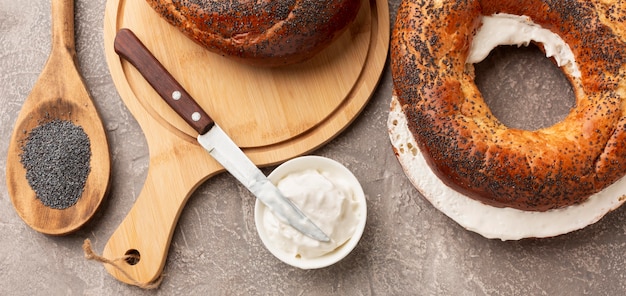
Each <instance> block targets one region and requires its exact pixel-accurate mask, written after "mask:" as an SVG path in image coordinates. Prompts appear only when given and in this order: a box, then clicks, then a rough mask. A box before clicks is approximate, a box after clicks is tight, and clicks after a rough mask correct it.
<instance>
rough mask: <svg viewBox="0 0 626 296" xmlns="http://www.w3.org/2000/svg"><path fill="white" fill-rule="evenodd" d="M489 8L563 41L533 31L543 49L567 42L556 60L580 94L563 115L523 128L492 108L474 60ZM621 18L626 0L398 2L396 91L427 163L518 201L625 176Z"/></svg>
mask: <svg viewBox="0 0 626 296" xmlns="http://www.w3.org/2000/svg"><path fill="white" fill-rule="evenodd" d="M493 15H500V17H502V18H504V19H513V20H514V22H518V23H528V26H529V29H528V30H527V31H535V30H536V31H537V32H541V33H542V34H543V32H544V31H540V29H541V30H547V31H548V32H552V33H553V34H554V35H556V38H557V39H561V40H562V41H563V42H564V45H558V46H555V47H554V48H551V47H549V46H547V45H546V44H544V43H543V41H541V40H539V41H538V40H531V41H532V42H536V43H538V45H539V46H540V47H541V48H542V49H544V50H545V52H546V53H547V54H548V55H550V54H551V52H552V51H557V52H559V53H560V52H561V51H564V52H568V53H570V55H571V57H572V59H573V60H571V61H570V60H568V58H564V61H562V60H561V59H555V61H556V62H557V63H559V64H561V63H563V64H561V66H562V68H563V70H564V73H565V74H566V76H567V77H568V78H569V80H570V82H571V84H572V87H573V90H574V94H575V100H576V105H575V107H574V108H572V110H571V112H570V113H569V114H568V116H567V117H566V118H565V119H564V120H563V121H561V122H558V123H556V124H554V125H553V126H550V127H547V128H542V129H539V130H534V131H528V130H521V129H515V128H509V127H507V126H505V125H504V124H502V123H501V122H500V121H499V120H498V119H497V118H495V117H494V116H493V114H492V113H491V111H490V109H489V107H488V106H487V105H486V103H485V101H484V99H483V97H482V95H481V93H480V91H479V90H478V88H477V86H476V84H475V83H474V70H473V66H472V61H469V60H470V50H471V49H472V48H473V47H474V46H476V45H477V44H475V43H477V42H478V41H477V40H476V39H475V36H476V35H477V32H479V30H480V29H481V28H482V26H484V25H485V23H486V19H485V16H493ZM625 19H626V1H622V0H591V1H588V0H565V1H547V0H528V1H524V2H523V4H520V1H510V0H470V1H437V0H425V1H422V0H420V1H416V0H405V1H403V2H402V5H401V7H400V9H399V11H398V17H397V21H396V24H395V29H394V32H393V34H392V49H391V61H392V75H393V83H394V90H395V94H396V95H397V100H398V104H399V106H400V108H401V110H402V112H403V113H404V115H405V116H406V121H407V126H408V129H409V130H410V132H411V134H412V135H413V136H414V138H415V140H416V144H417V146H418V148H419V150H420V154H421V155H423V157H424V158H425V160H426V162H427V163H428V165H429V167H430V169H432V171H433V172H434V174H436V176H437V177H438V178H440V179H441V180H442V181H443V183H445V184H446V185H447V186H449V187H451V188H453V189H455V190H456V191H458V192H460V193H462V194H463V195H465V196H468V197H471V198H473V199H475V200H477V201H480V202H481V203H484V204H486V205H489V206H493V207H499V208H513V209H518V210H522V211H549V210H554V209H560V208H564V207H568V206H573V205H578V204H581V203H583V202H585V201H586V200H587V198H588V197H589V196H590V195H592V194H594V193H597V192H599V191H601V190H603V189H604V188H606V187H607V186H609V185H611V184H613V183H614V182H616V181H617V180H619V179H620V178H622V177H623V176H624V175H625V174H626V42H625V34H626V32H625V31H624V23H625V21H624V20H625ZM507 21H508V20H507ZM498 26H499V25H498ZM498 26H496V27H498ZM499 27H503V26H499ZM520 32H522V31H520ZM486 35H487V37H489V38H491V37H494V36H495V37H497V36H499V35H501V34H493V33H486ZM510 35H511V38H513V39H514V38H515V37H516V36H515V34H510ZM489 38H487V39H481V41H480V42H487V41H485V40H489ZM480 42H479V43H480ZM478 45H480V44H478Z"/></svg>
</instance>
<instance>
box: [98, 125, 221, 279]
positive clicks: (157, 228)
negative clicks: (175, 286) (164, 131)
mask: <svg viewBox="0 0 626 296" xmlns="http://www.w3.org/2000/svg"><path fill="white" fill-rule="evenodd" d="M162 140H163V141H164V142H165V144H164V145H166V146H168V147H169V148H168V149H163V150H159V149H157V150H151V151H150V153H151V157H150V163H149V166H148V175H147V177H146V180H145V183H144V186H143V188H142V190H141V192H140V194H139V196H138V197H137V200H136V201H135V204H134V205H133V207H132V208H131V210H130V212H129V213H128V215H127V216H126V218H124V220H123V221H122V222H121V223H120V225H119V226H118V228H117V229H116V230H115V232H114V233H113V234H112V235H111V237H110V238H109V241H108V242H107V244H106V245H105V247H104V250H103V253H102V256H103V257H104V258H108V259H109V260H112V261H115V262H116V264H115V265H105V267H106V269H107V271H108V272H109V273H110V274H111V275H113V276H114V277H115V278H117V279H118V280H120V281H122V282H125V283H128V284H133V285H138V283H139V284H141V285H147V284H150V283H154V282H155V281H158V280H159V278H160V276H161V273H162V271H163V268H164V267H165V262H166V260H167V254H168V251H169V247H170V243H171V240H172V236H173V233H174V230H175V228H176V224H177V223H178V218H179V216H180V214H181V212H182V210H183V208H184V206H185V204H186V203H187V200H188V199H189V196H191V194H192V193H193V191H194V190H195V189H196V188H197V187H198V186H199V185H200V184H201V183H202V182H204V180H206V179H207V178H210V177H212V176H214V175H215V174H217V173H218V172H220V171H222V170H223V169H222V168H221V166H220V165H219V164H218V163H217V162H215V161H214V160H213V159H212V158H211V157H210V156H208V153H202V154H201V153H200V152H204V150H203V149H202V148H200V147H199V146H198V145H193V144H191V143H189V142H186V141H180V140H179V139H176V138H173V137H170V136H167V135H164V136H163V138H162ZM203 155H206V156H203ZM198 165H202V167H204V168H207V169H208V171H209V174H208V176H206V175H205V174H204V173H206V172H205V171H203V170H193V169H189V168H192V167H194V166H198ZM129 255H130V256H133V257H135V259H132V260H130V259H127V260H115V259H118V258H123V257H126V256H129Z"/></svg>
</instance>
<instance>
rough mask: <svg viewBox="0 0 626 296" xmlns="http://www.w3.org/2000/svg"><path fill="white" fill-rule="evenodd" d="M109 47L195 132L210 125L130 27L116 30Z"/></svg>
mask: <svg viewBox="0 0 626 296" xmlns="http://www.w3.org/2000/svg"><path fill="white" fill-rule="evenodd" d="M113 48H114V49H115V52H116V53H117V54H118V55H119V56H120V57H122V58H124V59H126V60H127V61H128V62H130V63H131V64H132V65H133V66H135V68H136V69H137V70H138V71H139V73H141V75H142V76H143V77H144V78H145V79H146V81H148V83H149V84H150V85H151V86H152V88H154V90H156V92H157V93H158V94H159V95H160V96H161V98H163V99H164V100H165V101H166V102H167V104H168V105H170V107H171V108H172V109H174V111H176V113H178V115H180V116H181V117H182V118H183V119H184V120H185V122H187V124H189V125H190V126H191V127H193V129H195V130H196V131H197V132H198V133H199V134H205V133H206V132H207V131H209V129H211V128H212V127H213V125H214V124H215V123H214V121H213V119H212V118H211V117H210V116H209V115H208V114H207V113H206V112H204V110H202V108H201V107H200V105H198V103H197V102H196V101H195V100H194V99H193V98H192V97H191V95H189V93H187V91H186V90H185V89H184V88H183V87H182V86H181V85H180V83H178V81H176V79H174V77H173V76H172V75H171V74H170V73H169V72H168V71H167V69H165V67H164V66H163V65H162V64H161V62H159V61H158V60H157V59H156V58H155V57H154V55H152V53H151V52H150V50H148V48H146V46H145V45H144V44H143V43H142V42H141V40H139V38H137V36H136V35H135V34H134V33H133V32H132V31H131V30H129V29H120V30H119V31H118V32H117V35H116V36H115V41H114V44H113Z"/></svg>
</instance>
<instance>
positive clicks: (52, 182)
mask: <svg viewBox="0 0 626 296" xmlns="http://www.w3.org/2000/svg"><path fill="white" fill-rule="evenodd" d="M90 159H91V145H90V142H89V137H88V136H87V134H86V133H85V131H84V130H83V128H82V127H80V126H77V125H75V124H73V123H72V122H71V121H65V120H53V121H50V122H48V123H45V124H42V125H39V126H37V127H35V128H33V129H32V130H31V131H30V133H29V135H28V137H27V138H26V141H25V143H24V145H23V147H22V154H21V163H22V165H23V166H24V169H26V179H27V180H28V184H29V185H30V187H31V188H32V189H33V190H34V191H35V193H36V195H37V198H38V199H39V200H40V201H41V202H42V203H43V204H44V205H45V206H47V207H50V208H54V209H60V210H62V209H66V208H69V207H71V206H73V205H74V204H76V202H77V201H78V199H79V198H80V197H81V195H82V194H83V190H84V188H85V182H86V180H87V176H88V175H89V172H90V171H91V167H90V165H89V162H90Z"/></svg>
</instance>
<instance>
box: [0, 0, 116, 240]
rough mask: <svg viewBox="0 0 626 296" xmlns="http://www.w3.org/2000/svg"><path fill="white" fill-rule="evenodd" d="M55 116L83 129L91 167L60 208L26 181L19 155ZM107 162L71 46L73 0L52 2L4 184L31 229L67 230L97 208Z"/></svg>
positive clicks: (98, 125)
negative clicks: (42, 53)
mask: <svg viewBox="0 0 626 296" xmlns="http://www.w3.org/2000/svg"><path fill="white" fill-rule="evenodd" d="M55 120H61V121H69V122H72V123H73V124H74V125H76V126H79V127H82V128H83V130H84V132H85V134H86V135H87V137H88V138H89V141H90V149H91V157H90V162H89V166H90V171H89V173H88V175H87V179H86V181H85V186H84V187H83V191H82V195H81V196H80V197H79V198H78V201H77V202H76V203H75V204H74V205H72V206H69V207H66V208H64V209H54V208H52V207H50V206H46V205H44V204H43V203H42V202H41V201H40V200H39V199H38V198H37V195H36V193H35V191H34V190H33V189H32V188H31V186H30V185H29V183H28V180H27V179H26V169H25V168H24V166H23V165H22V163H21V155H22V153H23V150H24V145H25V143H26V141H27V139H28V135H29V134H30V132H31V131H32V130H33V128H36V127H38V126H41V125H43V124H46V123H50V122H52V121H55ZM110 166H111V161H110V157H109V147H108V143H107V139H106V134H105V131H104V128H103V126H102V122H101V120H100V116H99V115H98V111H97V110H96V108H95V106H94V104H93V101H92V99H91V96H90V95H89V93H88V92H87V89H86V88H85V85H84V83H83V78H82V76H81V75H80V73H79V72H78V67H77V59H76V49H75V45H74V0H53V1H52V49H51V53H50V56H49V57H48V61H47V62H46V65H45V66H44V69H43V72H42V73H41V75H40V76H39V79H38V80H37V82H36V83H35V86H34V87H33V89H32V91H31V93H30V95H29V96H28V98H27V99H26V100H25V102H24V105H23V107H22V110H21V111H20V113H19V115H18V117H17V121H16V123H15V126H14V130H13V134H12V136H11V141H10V144H9V152H8V157H7V167H6V176H7V187H8V192H9V195H10V196H11V201H12V203H13V206H14V207H15V210H16V211H17V213H18V214H19V216H20V217H21V218H22V219H23V220H24V222H26V224H28V225H29V226H30V227H32V228H33V229H35V230H37V231H39V232H41V233H45V234H51V235H64V234H68V233H70V232H72V231H74V230H76V229H78V228H79V227H80V226H82V225H83V224H84V223H85V222H87V221H88V220H89V219H90V218H91V217H92V216H93V214H94V213H95V212H96V210H97V209H98V207H99V206H100V203H101V202H102V200H103V198H104V196H105V195H106V192H107V190H108V184H109V176H110Z"/></svg>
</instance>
